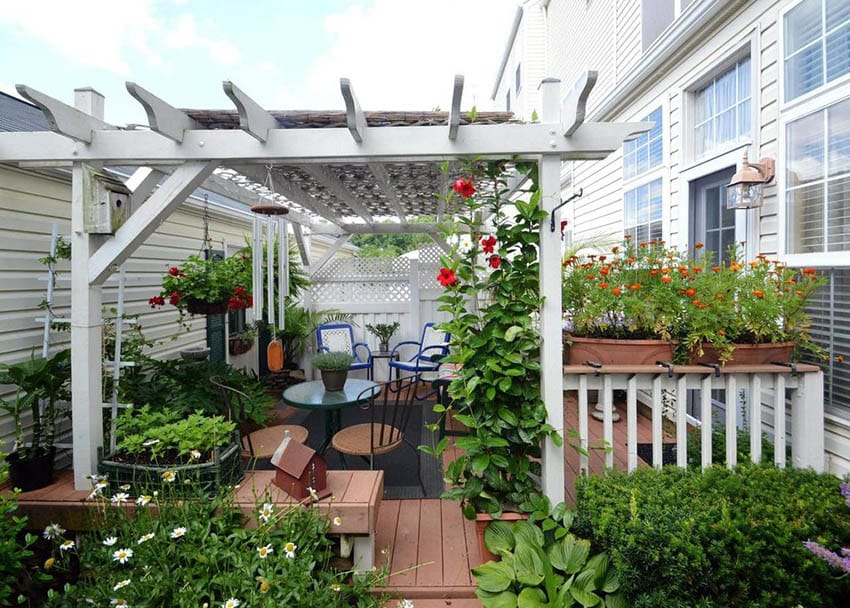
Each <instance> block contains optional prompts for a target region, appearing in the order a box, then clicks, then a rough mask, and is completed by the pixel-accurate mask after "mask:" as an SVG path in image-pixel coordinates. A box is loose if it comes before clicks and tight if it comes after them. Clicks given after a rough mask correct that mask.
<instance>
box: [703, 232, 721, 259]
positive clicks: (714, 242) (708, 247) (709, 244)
mask: <svg viewBox="0 0 850 608" xmlns="http://www.w3.org/2000/svg"><path fill="white" fill-rule="evenodd" d="M704 245H705V251H706V252H708V251H711V252H713V253H714V255H713V256H712V258H711V259H712V260H716V259H718V258H719V257H720V255H719V254H718V252H719V251H720V232H718V231H717V230H714V231H712V232H707V233H706V235H705V243H704Z"/></svg>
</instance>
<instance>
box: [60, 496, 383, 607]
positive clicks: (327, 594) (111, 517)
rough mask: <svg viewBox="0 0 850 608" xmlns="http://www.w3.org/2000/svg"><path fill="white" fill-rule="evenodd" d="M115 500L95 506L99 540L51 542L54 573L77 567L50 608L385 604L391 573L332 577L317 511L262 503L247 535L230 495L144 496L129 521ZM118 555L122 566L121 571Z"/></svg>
mask: <svg viewBox="0 0 850 608" xmlns="http://www.w3.org/2000/svg"><path fill="white" fill-rule="evenodd" d="M178 481H179V480H178ZM117 490H118V489H115V491H116V492H117ZM228 491H231V490H230V489H229V488H228ZM112 492H113V491H112V490H109V489H107V488H102V489H101V490H100V491H97V492H96V496H99V495H101V494H102V496H103V497H104V498H98V499H97V500H98V501H99V502H100V504H99V505H98V509H97V513H98V520H97V522H96V525H94V526H93V528H92V529H93V532H91V533H87V534H84V535H82V536H78V537H77V539H76V543H75V544H74V546H72V547H71V548H69V549H66V550H65V551H61V550H58V547H59V546H60V544H61V543H63V542H65V539H64V538H63V537H62V536H60V537H58V538H56V539H55V545H56V546H55V548H54V555H55V557H56V560H57V564H56V568H70V567H71V566H72V563H73V562H75V561H78V562H79V565H80V567H79V572H80V575H79V579H78V580H77V581H75V582H73V583H70V584H68V585H66V586H65V588H64V589H62V590H61V591H52V592H50V594H49V598H48V601H47V603H46V606H49V607H52V608H71V607H73V608H77V607H78V606H87V605H90V604H91V605H96V606H110V605H122V604H121V603H120V602H118V601H116V600H123V601H124V602H125V603H126V604H127V605H129V606H134V607H141V608H154V607H159V606H171V607H174V608H181V607H192V608H197V607H199V606H204V605H208V606H211V607H212V606H214V607H215V608H219V607H220V606H223V605H225V603H226V602H227V601H228V600H230V599H235V600H238V602H239V605H240V606H250V607H252V608H256V607H263V606H266V607H278V606H316V607H319V606H321V607H322V608H325V607H328V608H335V607H339V608H342V607H347V606H358V607H361V608H377V607H378V606H381V605H383V603H384V602H385V601H386V598H383V597H381V594H380V593H379V592H376V593H371V592H370V591H371V589H370V588H371V587H372V586H374V585H375V584H377V583H379V582H380V580H381V579H382V578H383V577H384V576H385V575H386V572H382V571H378V572H366V573H365V574H364V576H363V578H362V579H361V578H355V579H351V578H350V575H351V573H350V572H334V571H333V570H332V569H331V568H330V565H329V564H330V561H331V558H332V546H331V542H330V541H329V540H328V538H327V536H326V533H327V532H328V528H329V522H328V520H327V518H326V516H325V515H324V514H322V513H321V512H320V511H318V510H315V509H312V508H309V507H303V508H302V507H298V506H293V505H273V504H272V502H271V500H270V499H269V498H268V497H267V496H265V497H264V496H258V497H257V499H258V502H257V504H256V507H255V509H254V510H253V512H252V513H251V517H252V518H253V519H254V520H255V521H256V526H252V527H250V528H247V527H245V524H246V523H247V521H246V516H245V515H243V513H242V512H241V510H240V509H239V508H237V506H236V505H235V504H233V502H232V500H231V499H229V498H228V497H227V495H226V494H225V495H222V496H218V497H214V498H212V499H204V500H180V499H174V498H172V497H171V492H170V487H169V485H167V484H166V485H163V486H161V487H160V488H159V490H158V491H157V492H154V491H153V488H147V489H145V490H144V492H146V495H143V494H140V495H139V496H138V500H139V501H141V503H144V504H139V502H137V506H136V507H135V510H134V512H133V511H130V510H127V509H123V508H119V507H115V506H113V505H110V499H109V498H108V496H109V495H110V494H112ZM112 495H113V496H115V494H112ZM136 498H137V497H135V496H126V498H125V500H126V502H131V501H134V500H136ZM119 502H120V501H119ZM127 549H130V550H131V551H132V555H130V556H127V555H126V554H127V551H126V550H127ZM117 552H122V554H123V555H124V556H125V557H126V559H125V561H124V563H121V561H119V560H118V559H116V555H117V554H118V553H117ZM231 604H232V605H236V604H235V603H231Z"/></svg>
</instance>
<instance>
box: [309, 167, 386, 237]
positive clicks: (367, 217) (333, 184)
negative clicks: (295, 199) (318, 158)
mask: <svg viewBox="0 0 850 608" xmlns="http://www.w3.org/2000/svg"><path fill="white" fill-rule="evenodd" d="M299 169H301V170H302V171H304V172H306V173H307V174H308V175H309V176H310V177H312V178H313V179H314V180H316V181H317V182H319V183H320V184H322V186H324V187H325V188H327V190H328V191H329V192H330V193H331V194H333V195H334V196H335V197H336V198H337V199H338V200H339V201H340V202H343V203H345V204H346V205H348V206H349V207H350V208H351V210H352V211H354V213H356V214H357V215H359V216H360V217H361V218H362V219H363V220H364V221H365V222H367V223H369V224H371V223H372V222H374V219H373V218H372V214H371V213H370V212H369V210H368V209H367V208H366V205H364V204H363V203H361V202H360V201H358V200H357V199H356V198H354V196H352V194H351V192H350V191H349V189H348V188H346V187H345V184H343V183H342V182H341V181H340V179H339V178H338V177H337V176H336V175H334V174H333V173H331V171H330V170H329V169H328V168H326V167H322V166H321V165H301V166H300V167H299Z"/></svg>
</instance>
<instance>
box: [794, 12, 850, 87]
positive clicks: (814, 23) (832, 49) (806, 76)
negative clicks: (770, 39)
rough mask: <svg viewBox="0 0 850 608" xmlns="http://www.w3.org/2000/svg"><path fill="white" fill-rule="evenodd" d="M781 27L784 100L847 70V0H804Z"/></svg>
mask: <svg viewBox="0 0 850 608" xmlns="http://www.w3.org/2000/svg"><path fill="white" fill-rule="evenodd" d="M783 27H784V36H785V48H784V70H785V101H786V102H787V101H791V100H792V99H796V98H797V97H799V96H801V95H803V94H805V93H808V92H809V91H813V90H815V89H817V88H818V87H820V86H823V85H824V84H826V83H829V82H832V81H833V80H836V79H837V78H840V77H841V76H844V75H845V74H848V73H850V2H848V1H847V0H804V1H803V2H800V3H799V4H798V5H797V6H795V7H794V8H792V9H791V10H789V11H788V12H787V13H785V15H784V24H783Z"/></svg>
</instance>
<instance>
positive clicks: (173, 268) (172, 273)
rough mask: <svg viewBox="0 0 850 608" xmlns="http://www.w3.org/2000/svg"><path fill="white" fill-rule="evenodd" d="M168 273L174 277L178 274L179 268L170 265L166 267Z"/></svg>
mask: <svg viewBox="0 0 850 608" xmlns="http://www.w3.org/2000/svg"><path fill="white" fill-rule="evenodd" d="M168 274H170V275H171V276H173V277H176V276H178V275H179V274H180V269H179V268H177V267H176V266H172V267H171V268H169V269H168Z"/></svg>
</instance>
